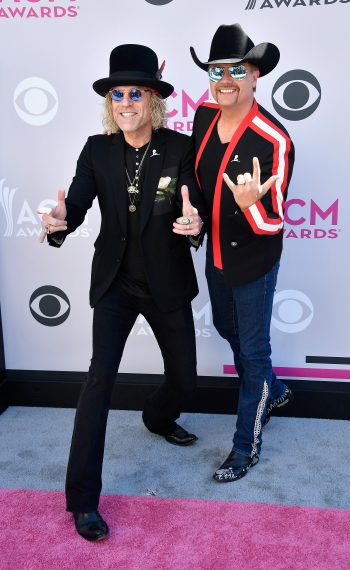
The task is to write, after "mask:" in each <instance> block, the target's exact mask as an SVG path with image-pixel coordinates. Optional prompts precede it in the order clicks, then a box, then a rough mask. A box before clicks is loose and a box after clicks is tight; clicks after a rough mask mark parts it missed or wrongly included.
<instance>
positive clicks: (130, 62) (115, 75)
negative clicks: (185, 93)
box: [92, 44, 174, 99]
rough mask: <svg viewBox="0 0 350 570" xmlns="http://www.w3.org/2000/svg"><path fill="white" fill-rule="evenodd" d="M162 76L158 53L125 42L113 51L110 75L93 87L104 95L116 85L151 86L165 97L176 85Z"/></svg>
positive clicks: (110, 59)
mask: <svg viewBox="0 0 350 570" xmlns="http://www.w3.org/2000/svg"><path fill="white" fill-rule="evenodd" d="M163 67H164V64H163V65H162V68H163ZM161 78H162V69H159V65H158V58H157V55H156V54H155V53H154V51H153V50H152V49H151V48H149V47H147V46H142V45H138V44H123V45H120V46H117V47H115V48H114V49H113V50H112V52H111V55H110V58H109V77H105V78H104V79H98V80H97V81H95V82H94V83H93V85H92V87H93V89H94V91H96V93H98V94H99V95H102V97H105V96H106V95H107V93H108V91H109V90H110V89H112V87H115V86H118V87H119V86H122V85H135V86H137V87H150V88H151V89H154V90H155V91H156V92H157V93H158V94H159V95H160V96H161V97H162V98H163V99H165V98H166V97H169V95H171V93H172V92H173V91H174V87H173V86H172V85H170V83H166V82H165V81H161Z"/></svg>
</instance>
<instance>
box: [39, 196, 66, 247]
mask: <svg viewBox="0 0 350 570" xmlns="http://www.w3.org/2000/svg"><path fill="white" fill-rule="evenodd" d="M65 196H66V194H65V191H64V190H59V191H58V198H57V205H56V206H55V208H53V210H50V211H46V210H45V209H40V208H39V209H38V210H37V212H38V214H42V218H41V227H42V230H41V233H40V236H39V242H40V243H43V241H44V240H45V237H46V235H47V234H54V233H55V232H63V231H65V230H66V229H67V222H66V221H65V220H66V217H67V209H66V200H65Z"/></svg>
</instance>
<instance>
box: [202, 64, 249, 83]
mask: <svg viewBox="0 0 350 570" xmlns="http://www.w3.org/2000/svg"><path fill="white" fill-rule="evenodd" d="M225 69H227V71H228V72H229V74H230V75H231V77H232V79H235V80H236V81H242V79H244V78H245V76H246V75H247V70H246V68H245V67H244V65H235V66H232V67H226V68H225V67H221V66H220V65H219V66H218V65H216V66H215V67H209V69H208V75H209V79H210V81H214V83H217V82H218V81H220V79H222V78H223V77H224V75H225Z"/></svg>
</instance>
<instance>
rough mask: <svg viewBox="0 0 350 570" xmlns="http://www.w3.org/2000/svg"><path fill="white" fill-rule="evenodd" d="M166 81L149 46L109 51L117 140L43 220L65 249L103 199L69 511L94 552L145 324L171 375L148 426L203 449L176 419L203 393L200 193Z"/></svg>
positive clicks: (99, 140) (46, 232) (106, 142)
mask: <svg viewBox="0 0 350 570" xmlns="http://www.w3.org/2000/svg"><path fill="white" fill-rule="evenodd" d="M162 67H163V66H162ZM161 72H162V69H159V66H158V59H157V56H156V54H155V53H154V52H153V51H152V50H151V49H150V48H148V47H146V46H141V45H135V44H125V45H121V46H117V47H116V48H115V49H114V50H113V51H112V52H111V55H110V75H109V77H107V78H104V79H100V80H98V81H96V82H95V83H94V84H93V88H94V90H95V91H96V92H97V93H98V94H99V95H101V96H103V97H105V118H104V125H105V128H106V129H107V130H110V131H112V132H113V133H114V134H113V136H106V135H96V136H92V137H89V139H88V141H87V143H86V144H85V147H84V148H83V150H82V153H81V155H80V157H79V160H78V163H77V170H76V174H75V177H74V178H73V181H72V184H71V186H70V188H69V192H68V196H67V198H65V193H64V191H59V195H58V204H57V206H56V208H54V209H53V210H52V211H51V212H50V213H45V214H44V215H43V218H42V227H43V231H42V237H41V240H42V241H43V239H44V238H45V236H47V239H48V242H49V244H50V245H52V246H54V247H59V246H60V245H62V243H63V241H64V239H65V237H66V235H68V234H69V233H71V232H73V231H74V230H75V229H76V228H77V227H78V226H79V225H80V224H81V223H82V222H83V220H84V217H85V215H86V212H87V210H88V209H89V208H90V207H91V205H92V203H93V200H94V199H95V198H96V197H97V199H98V202H99V207H100V210H101V229H100V233H99V236H98V238H97V240H96V242H95V254H94V258H93V262H92V272H91V288H90V303H91V306H92V307H93V308H94V317H93V354H92V360H91V365H90V368H89V373H88V378H87V382H86V384H85V385H84V387H83V389H82V392H81V395H80V399H79V403H78V408H77V413H76V419H75V425H74V432H73V437H72V444H71V451H70V458H69V463H68V470H67V479H66V497H67V510H68V511H71V512H73V515H74V520H75V525H76V529H77V531H78V532H79V534H80V535H81V536H83V537H84V538H86V539H87V540H91V541H94V540H101V539H103V538H105V537H106V536H107V534H108V526H107V524H106V523H105V521H104V520H103V519H102V517H101V515H100V514H99V512H98V503H99V496H100V492H101V486H102V480H101V471H102V462H103V453H104V440H105V431H106V423H107V416H108V410H109V405H110V398H111V392H112V388H113V384H114V380H115V376H116V374H117V371H118V367H119V363H120V360H121V357H122V353H123V349H124V346H125V343H126V340H127V338H128V335H129V333H130V331H131V329H132V327H133V325H134V323H135V321H136V318H137V317H138V315H139V314H140V313H141V314H142V315H143V316H144V317H145V318H146V319H147V321H148V323H149V324H150V326H151V327H152V329H153V332H154V335H155V338H156V340H157V342H158V344H159V347H160V350H161V352H162V356H163V359H164V369H165V374H164V382H163V384H162V385H161V386H160V387H159V388H157V389H156V391H155V392H154V393H153V394H152V396H151V397H150V398H149V399H148V400H147V401H146V404H145V407H144V410H143V421H144V423H145V425H146V427H147V428H148V429H149V430H150V431H152V432H154V433H157V434H159V435H162V436H164V437H165V439H166V440H167V441H168V442H170V443H173V444H176V445H189V444H191V443H193V442H194V441H195V440H196V439H197V437H196V436H195V435H193V434H191V433H188V432H187V431H186V430H184V429H183V428H182V427H181V426H179V425H178V424H177V423H176V419H177V418H178V417H179V415H180V410H181V406H182V403H183V401H184V398H188V397H190V395H191V394H192V393H193V391H194V388H195V383H196V347H195V332H194V324H193V316H192V310H191V301H192V299H193V298H194V297H195V296H196V295H197V293H198V288H197V281H196V276H195V272H194V267H193V262H192V256H191V251H190V241H191V242H192V243H193V240H194V243H199V241H200V239H201V234H200V232H201V227H202V220H201V218H200V216H199V215H198V209H197V208H200V201H199V194H200V193H199V190H198V187H197V184H196V182H195V179H194V171H193V157H192V153H191V151H190V139H189V137H187V136H185V135H181V134H180V133H176V132H174V131H171V130H168V129H165V128H163V124H164V120H165V102H164V99H165V98H166V97H168V96H169V95H170V94H171V93H172V92H173V89H174V88H173V86H172V85H170V84H169V83H166V82H164V81H162V80H161ZM189 196H191V201H192V202H193V206H192V204H191V202H190V201H189ZM197 201H198V203H197ZM194 206H196V207H194ZM181 209H182V210H181ZM175 219H176V221H174V220H175ZM185 236H189V238H190V239H187V237H185Z"/></svg>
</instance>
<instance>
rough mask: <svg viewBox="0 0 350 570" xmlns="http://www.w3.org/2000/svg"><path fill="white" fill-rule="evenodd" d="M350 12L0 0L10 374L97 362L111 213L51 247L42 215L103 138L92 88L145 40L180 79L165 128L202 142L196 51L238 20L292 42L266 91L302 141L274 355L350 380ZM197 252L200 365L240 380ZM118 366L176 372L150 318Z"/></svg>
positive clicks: (292, 6)
mask: <svg viewBox="0 0 350 570" xmlns="http://www.w3.org/2000/svg"><path fill="white" fill-rule="evenodd" d="M349 20H350V0H234V1H233V0H218V1H217V2H212V0H190V1H188V0H133V1H132V2H117V1H115V0H0V42H1V56H0V60H1V72H0V82H1V89H0V105H1V135H0V235H1V260H0V295H1V308H2V313H3V314H2V319H3V334H4V344H5V356H6V365H7V368H8V369H23V370H58V371H67V370H71V371H83V370H87V368H88V365H89V360H90V356H91V321H92V311H91V309H90V308H89V305H88V289H89V280H90V266H91V259H92V254H93V242H94V240H95V239H96V236H97V234H98V230H99V223H100V218H99V210H98V207H97V205H94V207H93V208H92V209H91V210H90V211H89V213H88V216H87V217H86V219H85V222H84V224H83V225H82V226H81V227H80V228H79V229H78V230H77V231H76V232H75V233H74V234H73V235H71V236H70V237H69V238H67V240H66V242H65V244H64V245H63V247H62V248H60V249H54V248H51V247H49V246H48V245H47V244H46V243H45V244H39V243H38V235H39V233H40V219H39V216H38V215H37V213H36V209H37V207H38V206H52V205H54V204H55V201H56V196H57V190H58V189H59V188H65V189H66V190H67V189H68V187H69V184H70V181H71V179H72V176H73V174H74V171H75V165H76V160H77V158H78V156H79V154H80V151H81V149H82V147H83V145H84V143H85V141H86V139H87V137H88V136H89V135H91V134H95V133H101V132H103V128H102V124H101V114H102V99H101V98H100V97H99V96H98V95H97V94H96V93H95V92H94V91H93V90H92V87H91V85H92V83H93V81H95V80H96V79H99V78H101V77H105V76H107V75H108V72H109V54H110V52H111V50H112V49H113V48H114V47H115V46H116V45H118V44H122V43H139V44H146V45H149V46H150V47H152V48H153V49H154V50H155V51H156V53H157V54H158V58H159V61H160V62H162V61H163V60H166V66H165V70H164V73H163V77H164V79H165V81H168V82H170V83H172V84H173V85H175V92H174V93H173V95H172V96H171V97H170V98H169V99H168V127H169V128H170V129H175V130H177V131H180V132H183V133H186V134H187V135H190V134H191V129H192V119H193V115H194V112H195V109H196V107H197V106H198V105H199V104H200V103H201V102H202V101H205V100H206V99H208V98H209V92H208V79H207V75H206V73H204V72H203V71H202V70H200V69H199V68H198V67H197V66H196V65H195V64H194V63H193V61H192V58H191V56H190V52H189V47H190V46H194V47H195V49H196V52H197V54H198V55H199V57H200V59H201V60H202V61H205V60H206V58H207V57H208V55H209V48H210V43H211V40H212V37H213V35H214V33H215V31H216V29H217V28H218V26H219V25H221V24H233V23H236V22H239V23H240V24H241V25H242V27H243V28H244V30H245V31H246V32H247V33H248V35H249V36H250V37H251V38H252V40H253V41H254V43H256V44H257V43H260V42H264V41H270V42H273V43H275V44H276V45H277V46H278V47H279V48H280V52H281V59H280V62H279V64H278V66H277V67H276V68H275V69H274V70H273V72H271V73H270V74H269V75H267V76H266V77H263V78H261V79H260V80H259V81H258V88H257V93H256V96H257V100H258V101H259V102H260V103H261V104H262V105H263V106H264V107H265V108H266V109H268V110H269V111H271V112H272V113H273V114H275V115H276V117H277V118H278V119H279V120H280V121H281V122H282V123H283V124H284V125H285V126H286V128H287V130H288V131H289V133H290V135H291V137H292V138H293V141H294V143H295V147H296V164H295V170H294V175H293V179H292V183H291V186H290V190H289V199H288V202H287V207H286V217H285V219H286V224H285V233H284V238H285V240H284V244H285V245H284V252H283V258H282V263H281V270H280V275H279V281H278V287H277V291H276V295H275V302H274V310H273V321H272V329H271V336H272V348H273V363H274V366H275V368H276V370H277V371H278V372H279V373H280V374H281V375H283V376H284V377H287V378H288V377H290V378H307V379H333V380H343V381H349V380H350V358H349V357H350V349H349V320H350V303H349V277H350V269H349V244H350V231H349V228H350V198H349V195H350V192H349V191H350V187H349V176H348V170H349V169H348V165H349V153H350V150H349V149H350V146H349V127H350V124H349V123H350V122H349V118H348V101H347V98H348V93H349V88H350V80H349V72H348V65H349V59H350V48H349V31H348V29H349ZM193 258H194V260H195V265H196V270H197V275H198V280H199V284H200V293H199V295H198V297H197V298H196V299H195V300H194V302H193V314H194V319H195V326H196V335H197V346H198V373H199V374H200V375H213V376H224V375H225V374H231V373H232V354H231V351H230V349H229V346H228V344H227V343H226V342H225V341H224V340H222V339H221V338H220V337H219V336H218V334H217V333H216V331H215V330H214V327H213V323H212V316H211V309H210V302H209V297H208V290H207V285H206V281H205V277H204V248H201V250H200V251H198V252H193ZM120 371H121V372H134V373H162V371H163V367H162V359H161V356H160V352H159V349H158V346H157V344H156V341H155V339H154V337H153V335H152V331H151V329H150V327H149V325H148V323H147V322H146V321H145V320H144V319H143V318H142V317H140V318H139V319H138V321H137V323H136V324H135V326H134V329H133V331H132V334H131V336H130V338H129V340H128V343H127V346H126V349H125V353H124V356H123V361H122V364H121V368H120Z"/></svg>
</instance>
